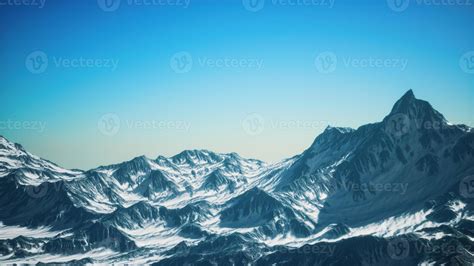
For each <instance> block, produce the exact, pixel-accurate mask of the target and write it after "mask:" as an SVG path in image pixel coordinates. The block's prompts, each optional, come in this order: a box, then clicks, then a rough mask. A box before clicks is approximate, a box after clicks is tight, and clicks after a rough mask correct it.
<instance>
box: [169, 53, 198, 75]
mask: <svg viewBox="0 0 474 266" xmlns="http://www.w3.org/2000/svg"><path fill="white" fill-rule="evenodd" d="M170 66H171V69H173V71H174V72H176V73H187V72H189V71H191V69H192V68H193V57H192V56H191V54H190V53H188V52H178V53H175V54H174V55H173V56H172V57H171V59H170Z"/></svg>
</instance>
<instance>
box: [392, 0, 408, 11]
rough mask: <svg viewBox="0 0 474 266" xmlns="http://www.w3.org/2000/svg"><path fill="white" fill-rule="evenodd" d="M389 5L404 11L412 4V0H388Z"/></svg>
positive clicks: (393, 8) (394, 9)
mask: <svg viewBox="0 0 474 266" xmlns="http://www.w3.org/2000/svg"><path fill="white" fill-rule="evenodd" d="M387 5H388V7H389V8H390V9H391V10H393V11H395V12H402V11H404V10H405V9H407V8H408V6H409V5H410V0H387Z"/></svg>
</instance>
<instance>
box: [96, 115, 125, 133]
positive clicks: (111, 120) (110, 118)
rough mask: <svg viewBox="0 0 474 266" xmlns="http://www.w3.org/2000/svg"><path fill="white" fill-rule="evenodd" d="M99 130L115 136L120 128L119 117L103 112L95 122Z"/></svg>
mask: <svg viewBox="0 0 474 266" xmlns="http://www.w3.org/2000/svg"><path fill="white" fill-rule="evenodd" d="M97 127H98V128H99V131H100V132H101V133H102V134H104V135H106V136H115V135H116V134H117V133H118V131H119V129H120V117H119V116H118V115H116V114H105V115H103V116H102V117H101V118H100V119H99V121H98V122H97Z"/></svg>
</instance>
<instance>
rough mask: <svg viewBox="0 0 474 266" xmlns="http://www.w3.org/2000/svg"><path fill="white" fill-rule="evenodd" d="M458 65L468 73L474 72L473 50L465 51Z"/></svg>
mask: <svg viewBox="0 0 474 266" xmlns="http://www.w3.org/2000/svg"><path fill="white" fill-rule="evenodd" d="M459 66H460V67H461V69H462V71H464V72H466V73H468V74H474V51H470V52H467V53H465V54H463V55H462V56H461V59H459Z"/></svg>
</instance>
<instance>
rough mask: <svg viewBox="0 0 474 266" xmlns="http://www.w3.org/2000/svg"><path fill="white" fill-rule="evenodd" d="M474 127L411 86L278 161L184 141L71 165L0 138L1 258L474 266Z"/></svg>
mask: <svg viewBox="0 0 474 266" xmlns="http://www.w3.org/2000/svg"><path fill="white" fill-rule="evenodd" d="M473 199H474V132H473V131H472V128H469V127H467V126H464V125H452V124H450V123H449V122H447V120H446V119H445V118H444V117H443V115H441V114H440V113H439V112H438V111H436V110H435V109H433V108H432V107H431V105H430V104H429V103H428V102H425V101H422V100H418V99H416V98H415V96H414V94H413V92H412V91H408V92H407V93H406V94H405V95H404V96H403V97H402V98H401V99H400V100H399V101H397V102H396V103H395V105H394V106H393V108H392V110H391V112H390V113H389V115H388V116H386V117H385V118H384V119H383V121H381V122H378V123H374V124H369V125H364V126H361V127H359V128H358V129H351V128H336V127H328V128H327V129H326V130H325V131H324V132H323V133H322V134H321V135H319V136H318V137H317V138H316V139H315V141H314V142H313V144H312V145H311V146H310V147H309V148H308V149H307V150H305V151H304V152H303V153H302V154H300V155H298V156H295V157H293V158H290V159H287V160H284V161H282V162H280V163H276V164H272V165H269V164H266V163H264V162H261V161H258V160H253V159H245V158H242V157H240V156H238V155H237V154H235V153H230V154H217V153H213V152H210V151H206V150H190V151H184V152H182V153H180V154H178V155H176V156H173V157H170V158H166V157H163V156H159V157H158V158H156V159H149V158H146V157H144V156H141V157H137V158H134V159H132V160H130V161H127V162H123V163H120V164H115V165H110V166H103V167H99V168H97V169H92V170H89V171H80V170H65V169H62V168H60V167H59V166H57V165H55V164H53V163H51V162H48V161H46V160H43V159H41V158H38V157H36V156H34V155H32V154H30V153H28V152H26V151H25V150H24V149H23V148H22V147H21V146H20V145H18V144H13V143H11V142H9V141H8V140H6V139H5V138H3V137H0V263H23V262H26V263H32V262H54V263H65V262H66V263H67V262H69V263H78V264H84V263H125V262H131V261H133V262H135V263H154V262H156V263H157V264H163V265H170V264H172V265H174V264H176V265H182V264H186V263H190V264H206V265H207V264H255V265H268V264H279V265H280V264H287V265H298V264H304V265H306V264H311V265H314V264H317V265H320V264H322V265H326V264H328V265H347V264H349V263H350V264H355V265H387V264H388V265H392V264H395V265H397V264H422V263H427V264H429V263H439V264H441V263H445V264H449V263H451V264H454V263H458V264H461V265H462V264H472V263H473V262H474V256H473V255H471V254H473V252H474V248H473V247H474V243H473V241H472V240H473V239H474V215H473V206H474V205H473Z"/></svg>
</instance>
